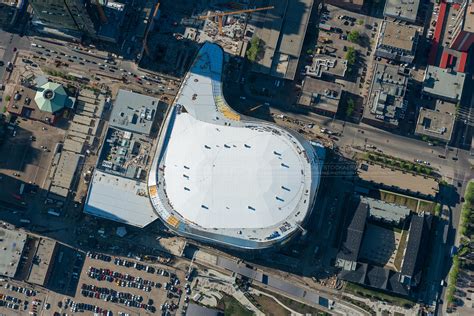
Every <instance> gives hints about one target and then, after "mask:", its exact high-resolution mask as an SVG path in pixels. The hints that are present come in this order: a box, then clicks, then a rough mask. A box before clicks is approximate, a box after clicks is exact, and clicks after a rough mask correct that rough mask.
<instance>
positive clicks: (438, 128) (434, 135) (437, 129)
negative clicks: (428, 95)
mask: <svg viewBox="0 0 474 316" xmlns="http://www.w3.org/2000/svg"><path fill="white" fill-rule="evenodd" d="M450 104H451V105H452V110H451V111H449V112H446V111H440V109H439V108H438V107H437V108H436V109H435V110H431V109H428V108H424V107H421V108H420V110H419V114H418V120H417V123H416V128H415V134H416V135H419V136H426V137H429V138H430V139H435V140H438V141H441V142H444V143H449V141H450V140H451V136H452V134H453V130H454V123H455V121H456V115H455V110H456V105H455V104H453V103H450Z"/></svg>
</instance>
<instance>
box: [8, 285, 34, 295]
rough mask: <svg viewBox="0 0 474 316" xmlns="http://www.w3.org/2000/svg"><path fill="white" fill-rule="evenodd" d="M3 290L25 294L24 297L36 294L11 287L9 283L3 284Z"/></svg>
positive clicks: (22, 288) (19, 287) (17, 287)
mask: <svg viewBox="0 0 474 316" xmlns="http://www.w3.org/2000/svg"><path fill="white" fill-rule="evenodd" d="M4 288H5V289H7V290H10V291H12V292H17V293H22V294H25V295H26V296H36V294H37V292H36V291H35V290H31V289H27V288H25V287H21V286H15V285H11V284H10V283H5V285H4Z"/></svg>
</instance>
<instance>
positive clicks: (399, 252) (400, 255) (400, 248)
mask: <svg viewBox="0 0 474 316" xmlns="http://www.w3.org/2000/svg"><path fill="white" fill-rule="evenodd" d="M407 237H408V231H407V230H404V231H403V232H402V236H401V237H400V243H399V244H398V249H397V254H396V255H395V260H394V261H393V265H394V266H395V267H396V268H397V269H398V271H400V270H401V269H402V261H403V252H404V251H405V247H406V244H407Z"/></svg>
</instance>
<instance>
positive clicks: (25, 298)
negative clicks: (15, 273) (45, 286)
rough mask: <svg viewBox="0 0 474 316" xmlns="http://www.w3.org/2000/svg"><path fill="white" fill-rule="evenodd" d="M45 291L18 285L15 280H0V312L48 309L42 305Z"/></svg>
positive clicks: (19, 313) (18, 312)
mask: <svg viewBox="0 0 474 316" xmlns="http://www.w3.org/2000/svg"><path fill="white" fill-rule="evenodd" d="M45 297H46V296H45V293H44V292H43V291H41V290H37V289H33V287H31V286H25V285H20V284H18V283H17V282H7V281H6V280H4V279H2V281H1V282H0V313H1V314H2V315H25V314H28V313H29V314H30V315H34V314H35V313H36V314H38V312H40V311H41V310H42V309H50V308H51V306H50V305H46V304H45V305H43V302H44V299H45Z"/></svg>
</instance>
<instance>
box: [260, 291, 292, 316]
mask: <svg viewBox="0 0 474 316" xmlns="http://www.w3.org/2000/svg"><path fill="white" fill-rule="evenodd" d="M252 298H253V300H254V301H253V303H254V305H255V306H256V307H257V308H258V309H259V310H261V311H262V312H263V313H264V314H265V315H269V316H287V315H288V313H289V312H288V310H287V309H285V308H284V307H283V306H281V305H280V304H278V303H277V302H275V300H274V299H272V298H271V297H268V296H265V295H260V296H259V295H252Z"/></svg>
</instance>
